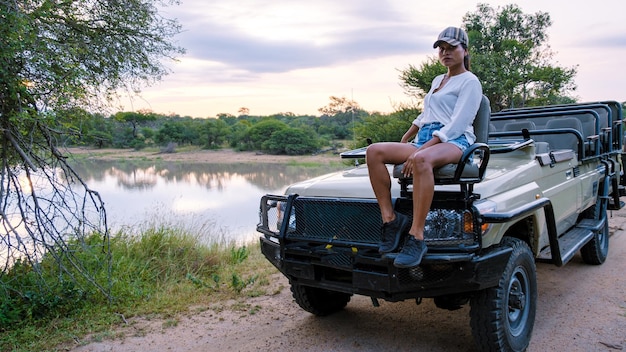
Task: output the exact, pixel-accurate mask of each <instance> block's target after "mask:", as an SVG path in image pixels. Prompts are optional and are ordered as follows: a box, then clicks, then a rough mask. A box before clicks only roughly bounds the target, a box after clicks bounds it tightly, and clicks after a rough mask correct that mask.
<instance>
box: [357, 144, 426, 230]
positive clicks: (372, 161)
mask: <svg viewBox="0 0 626 352" xmlns="http://www.w3.org/2000/svg"><path fill="white" fill-rule="evenodd" d="M416 150H417V149H416V148H415V146H414V145H412V144H407V143H396V142H387V143H375V144H372V145H370V146H369V147H368V148H367V153H366V162H367V169H368V172H369V178H370V183H371V184H372V190H373V191H374V195H375V196H376V200H377V201H378V206H379V207H380V215H381V217H382V220H383V223H386V222H390V221H393V220H394V218H395V214H394V212H393V204H392V203H391V178H390V177H389V171H388V170H387V164H402V163H404V162H405V161H406V160H407V158H408V157H409V156H410V155H411V154H412V153H414V152H415V151H416Z"/></svg>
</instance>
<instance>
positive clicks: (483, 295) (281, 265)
mask: <svg viewBox="0 0 626 352" xmlns="http://www.w3.org/2000/svg"><path fill="white" fill-rule="evenodd" d="M622 119H623V116H622V110H621V105H620V104H619V103H617V102H614V101H602V102H594V103H583V104H568V105H558V106H542V107H533V108H524V109H511V110H506V111H501V112H497V113H493V114H492V113H491V112H490V109H489V101H488V100H487V98H483V102H482V104H481V108H480V110H479V112H478V114H477V117H476V119H475V121H474V129H475V132H476V135H477V137H478V138H477V141H476V143H475V144H474V145H472V146H471V147H470V148H469V149H468V150H467V152H466V153H465V154H464V155H463V158H462V160H461V161H460V162H459V163H458V164H450V165H447V166H445V167H443V168H441V169H438V170H435V183H436V186H435V196H434V199H433V202H432V205H431V209H430V212H429V214H428V217H427V222H426V228H425V232H426V238H425V240H426V243H427V245H428V253H427V254H426V255H425V256H424V258H423V260H422V262H421V264H420V265H419V266H417V267H414V268H397V267H395V266H394V265H393V259H390V258H388V257H387V256H384V255H381V254H379V253H378V245H379V241H380V233H381V232H380V228H381V225H382V223H381V217H380V212H379V209H378V204H377V202H376V199H375V198H374V194H373V192H372V190H371V186H370V182H369V178H368V175H367V167H365V166H364V165H361V166H356V167H354V168H351V169H349V170H346V171H341V172H337V173H333V174H329V175H325V176H321V177H317V178H314V179H311V180H307V181H304V182H299V183H297V184H294V185H291V186H290V187H288V188H287V190H286V192H285V194H284V195H266V196H264V197H262V199H261V204H260V220H259V224H258V226H257V230H258V231H259V232H260V233H261V234H262V235H261V237H260V242H261V249H262V252H263V254H264V256H265V257H266V258H267V259H268V260H269V261H270V262H271V263H272V264H273V265H274V266H276V268H278V270H280V271H281V272H282V273H283V274H284V275H285V276H286V277H287V278H288V279H289V282H290V284H291V291H292V293H293V297H294V299H295V301H296V302H297V303H298V304H299V305H300V307H302V309H304V310H306V311H308V312H311V313H313V314H315V315H319V316H323V315H328V314H332V313H334V312H336V311H339V310H341V309H343V308H344V307H345V306H346V305H347V304H348V302H349V301H350V298H351V296H352V295H355V294H356V295H364V296H369V297H371V299H372V302H373V304H374V305H378V302H379V300H381V299H382V300H385V301H391V302H394V301H402V300H406V299H415V300H416V301H417V303H420V302H421V301H422V300H423V299H424V298H432V299H433V300H434V303H435V304H436V306H437V307H439V308H443V309H450V310H452V309H457V308H460V307H461V306H462V305H464V304H468V303H469V304H470V307H471V309H470V316H471V317H470V324H471V329H472V333H473V336H474V339H475V341H476V344H477V346H478V348H479V349H480V350H496V351H523V350H525V349H526V348H527V346H528V344H529V342H530V338H531V333H532V330H533V325H534V320H535V310H536V302H537V276H536V272H535V270H536V269H535V263H536V262H537V261H542V262H548V263H552V264H554V265H556V266H559V267H560V266H563V265H565V264H567V263H568V261H569V260H571V259H572V257H574V256H575V255H576V253H578V252H580V255H581V257H582V260H583V261H584V262H586V263H588V264H591V265H600V264H602V263H603V262H604V261H605V259H606V257H607V253H608V248H609V224H608V221H609V220H608V218H607V212H608V211H610V210H613V209H620V208H621V207H622V206H623V202H622V201H621V200H620V196H621V195H622V193H624V192H623V186H622V184H623V183H624V182H623V177H622V174H623V172H622V163H621V155H622V136H623V132H622ZM365 150H366V148H361V149H357V150H353V151H349V152H345V153H343V154H342V155H341V156H342V157H343V158H348V159H349V158H355V159H361V158H364V155H365ZM394 169H395V170H394ZM397 169H398V168H397V167H394V166H393V165H389V172H390V173H391V174H392V175H393V176H394V177H395V179H396V180H397V182H392V184H393V187H392V197H393V202H394V207H395V210H396V211H398V212H400V213H403V214H405V215H407V216H409V217H411V215H412V211H411V207H412V205H411V204H412V201H411V195H412V185H411V180H410V179H404V178H402V177H401V173H399V172H398V170H397ZM398 176H400V177H398ZM288 303H289V302H285V304H288Z"/></svg>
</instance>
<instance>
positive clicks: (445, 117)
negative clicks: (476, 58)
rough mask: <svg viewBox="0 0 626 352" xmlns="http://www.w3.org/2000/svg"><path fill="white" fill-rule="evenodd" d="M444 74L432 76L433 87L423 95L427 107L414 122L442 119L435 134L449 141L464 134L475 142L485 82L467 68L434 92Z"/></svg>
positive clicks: (424, 122) (421, 124) (419, 123)
mask: <svg viewBox="0 0 626 352" xmlns="http://www.w3.org/2000/svg"><path fill="white" fill-rule="evenodd" d="M444 76H445V75H439V76H437V77H435V79H434V80H433V83H432V86H431V87H430V91H429V92H428V94H426V97H425V98H424V111H422V113H421V114H420V115H419V116H418V117H417V118H416V119H415V120H414V121H413V124H414V125H416V126H418V127H421V126H423V125H424V124H427V123H432V122H440V123H441V124H443V125H444V127H443V128H442V129H441V130H439V131H436V132H434V133H433V136H437V137H439V139H440V140H441V141H442V142H447V141H449V140H452V139H456V138H458V137H460V136H461V135H462V134H465V138H467V141H468V142H469V144H472V143H474V141H476V135H474V127H473V126H472V122H473V121H474V118H475V117H476V113H477V112H478V108H479V107H480V102H481V100H482V95H483V88H482V85H481V84H480V81H479V80H478V77H476V75H474V74H473V73H472V72H470V71H466V72H463V73H461V74H459V75H456V76H452V77H450V79H449V80H448V82H447V83H446V84H445V86H443V88H441V89H440V90H438V91H437V92H434V90H435V89H437V87H439V86H440V85H441V81H443V78H444Z"/></svg>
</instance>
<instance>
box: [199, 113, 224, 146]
mask: <svg viewBox="0 0 626 352" xmlns="http://www.w3.org/2000/svg"><path fill="white" fill-rule="evenodd" d="M202 128H203V131H202V132H203V134H204V139H205V140H204V145H205V147H206V148H209V149H219V148H220V147H221V146H222V144H224V142H225V141H226V137H227V136H228V135H229V133H230V127H229V126H228V124H226V122H224V120H219V119H207V120H206V121H205V122H204V125H203V126H202Z"/></svg>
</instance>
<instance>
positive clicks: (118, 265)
mask: <svg viewBox="0 0 626 352" xmlns="http://www.w3.org/2000/svg"><path fill="white" fill-rule="evenodd" d="M101 241H102V237H100V236H92V237H90V238H89V240H88V241H87V242H88V243H89V244H95V243H100V242H101ZM83 247H84V246H79V245H75V246H74V245H72V247H71V248H70V249H71V250H73V251H75V252H76V253H77V256H78V257H79V258H81V260H83V261H84V262H85V263H86V266H87V269H88V270H92V271H94V272H96V274H95V275H96V276H107V275H108V273H109V269H107V267H106V266H102V265H101V261H102V260H103V258H102V257H103V256H106V254H105V253H102V252H101V251H97V250H88V252H87V253H82V251H85V249H84V248H83ZM110 247H111V256H112V263H113V266H112V267H111V269H110V273H111V276H112V277H111V279H112V293H113V295H112V297H113V299H112V300H111V301H109V300H107V299H106V298H104V297H103V296H101V295H98V294H97V292H96V291H93V290H91V289H90V288H89V287H81V286H78V285H76V284H75V283H71V282H68V281H59V280H58V276H56V274H55V273H56V271H55V270H54V268H53V265H52V263H53V262H54V261H53V260H50V258H48V257H47V256H46V257H44V258H43V259H42V261H41V263H40V264H39V266H38V267H37V268H33V267H32V266H31V265H30V264H28V263H25V262H17V263H16V264H15V265H14V266H13V267H12V268H11V270H10V271H9V273H8V274H6V275H3V276H1V277H0V283H2V284H1V285H0V350H2V351H4V350H15V351H35V350H37V351H43V350H56V349H57V348H58V345H60V344H63V343H64V342H65V343H68V342H73V341H74V339H75V338H79V339H82V336H83V335H85V334H94V333H102V332H103V331H107V330H109V329H112V330H115V329H116V328H118V327H119V326H120V325H122V324H123V321H122V320H120V316H122V317H123V316H126V317H131V316H134V315H141V314H145V315H154V314H163V315H164V316H169V315H172V314H175V313H177V312H180V311H182V310H185V311H186V310H187V309H188V308H189V306H192V305H203V306H208V305H210V304H215V302H216V301H217V300H218V298H216V297H222V298H229V297H236V296H238V295H241V294H247V295H249V294H254V292H258V291H259V290H260V288H259V285H263V283H265V284H267V278H266V275H269V274H270V273H273V272H274V270H273V269H272V268H273V267H272V266H271V265H270V264H268V262H267V261H266V260H265V259H264V258H263V256H262V255H261V254H260V251H259V250H258V247H257V248H254V250H253V249H252V248H251V247H249V246H243V247H240V246H236V245H234V244H229V243H224V242H213V243H209V244H207V243H204V242H201V241H200V240H199V238H198V235H195V234H193V232H192V231H191V230H186V229H184V228H179V227H163V226H153V227H148V228H147V229H144V230H143V231H142V233H140V234H131V233H118V234H116V235H115V236H111V239H110ZM93 248H96V247H95V246H93ZM93 253H96V254H97V255H98V256H96V257H93V256H92V254H93ZM84 258H91V259H89V260H86V259H84ZM34 269H37V270H34ZM250 272H253V273H254V274H253V275H251V274H249V273H250ZM35 276H43V277H46V278H47V281H46V282H47V284H48V285H50V286H51V287H52V290H50V291H48V292H43V291H42V292H41V293H36V292H37V291H36V290H28V289H25V288H35V286H36V285H37V284H36V282H37V281H35V280H33V278H34V277H35ZM22 289H24V290H23V291H24V292H27V293H26V294H25V295H19V294H17V292H20V291H22ZM41 336H46V339H41ZM61 349H62V348H61Z"/></svg>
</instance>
